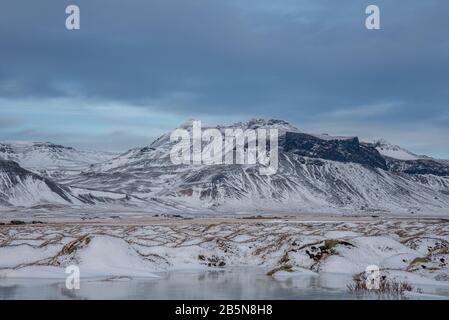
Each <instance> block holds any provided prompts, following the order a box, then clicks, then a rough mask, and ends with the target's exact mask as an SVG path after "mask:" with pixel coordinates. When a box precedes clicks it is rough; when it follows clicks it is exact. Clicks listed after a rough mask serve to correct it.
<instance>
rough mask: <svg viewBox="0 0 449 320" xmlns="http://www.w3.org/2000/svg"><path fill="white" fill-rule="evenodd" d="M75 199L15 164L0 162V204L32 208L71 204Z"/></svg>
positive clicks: (58, 187) (50, 182) (68, 193)
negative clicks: (42, 205) (35, 206)
mask: <svg viewBox="0 0 449 320" xmlns="http://www.w3.org/2000/svg"><path fill="white" fill-rule="evenodd" d="M75 200H76V199H75V198H74V197H73V196H72V195H71V194H70V190H69V189H68V188H65V187H62V186H60V185H58V184H56V183H54V182H53V181H51V180H49V179H47V178H43V177H41V176H39V175H37V174H35V173H32V172H30V171H28V170H25V169H23V168H21V167H20V166H19V165H18V164H17V163H16V162H13V161H6V160H0V204H1V205H6V206H24V207H29V206H34V205H39V204H49V203H50V204H73V203H76V201H75Z"/></svg>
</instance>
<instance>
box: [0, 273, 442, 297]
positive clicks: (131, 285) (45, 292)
mask: <svg viewBox="0 0 449 320" xmlns="http://www.w3.org/2000/svg"><path fill="white" fill-rule="evenodd" d="M158 275H159V276H160V277H159V278H140V279H131V278H112V279H102V280H99V279H85V280H82V281H81V288H80V290H67V289H66V287H65V280H64V279H36V278H30V279H26V278H22V279H11V278H9V279H6V278H4V279H0V299H170V300H176V299H310V300H313V299H379V297H378V296H377V295H354V294H351V293H349V291H348V290H347V289H346V288H345V287H346V284H348V283H351V277H350V276H349V275H337V274H322V275H317V276H310V275H304V276H294V277H285V278H277V279H273V278H272V277H270V276H267V275H266V274H265V273H264V272H263V270H257V269H256V270H255V269H253V268H244V269H241V268H235V269H226V270H216V271H198V270H195V271H176V272H165V273H160V274H158ZM426 289H428V290H426V294H424V295H413V296H406V297H402V299H404V298H412V299H435V298H444V297H446V298H448V297H449V288H447V287H446V288H438V287H433V288H432V287H429V288H426ZM435 295H436V296H435ZM390 298H393V299H394V298H401V297H390Z"/></svg>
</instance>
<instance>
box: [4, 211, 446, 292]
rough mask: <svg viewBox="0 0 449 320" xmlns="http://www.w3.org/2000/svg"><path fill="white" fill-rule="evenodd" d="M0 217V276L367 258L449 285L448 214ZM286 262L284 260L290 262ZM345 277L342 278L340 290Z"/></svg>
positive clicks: (338, 270)
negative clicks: (20, 220) (71, 268)
mask: <svg viewBox="0 0 449 320" xmlns="http://www.w3.org/2000/svg"><path fill="white" fill-rule="evenodd" d="M45 222H46V224H39V225H31V224H25V225H20V226H13V225H2V226H0V278H4V279H12V278H23V279H25V278H35V279H37V278H58V279H61V278H65V276H66V274H65V273H64V269H65V267H66V266H68V265H72V264H74V265H77V266H79V267H80V271H81V277H82V278H83V277H84V278H85V279H87V278H92V279H94V278H96V279H107V278H115V279H120V278H122V277H131V278H140V277H143V278H155V279H157V278H158V277H159V275H158V274H160V272H180V271H181V270H198V272H202V271H204V270H227V269H230V268H236V267H237V268H238V267H250V268H251V267H252V268H258V269H261V270H266V272H269V271H270V270H275V269H277V268H281V270H284V269H285V270H288V271H289V272H287V271H279V272H275V273H274V274H273V278H274V279H275V280H276V281H279V282H282V281H285V280H286V279H292V278H295V277H302V276H313V275H314V274H315V275H323V274H335V275H337V274H346V275H347V276H348V277H349V278H351V277H353V276H355V275H357V274H359V273H361V272H363V271H364V270H365V268H366V267H367V266H368V265H372V264H375V265H378V266H379V267H380V269H381V272H382V274H383V275H385V276H386V277H388V278H389V279H394V280H396V281H404V282H408V283H410V284H412V285H413V286H414V287H415V288H419V289H421V290H422V291H423V292H424V293H429V292H428V291H426V290H427V289H426V287H427V288H429V286H430V287H432V286H442V287H448V288H449V266H448V261H449V223H448V222H447V221H445V220H440V219H420V220H419V221H418V220H416V219H410V218H402V219H400V218H392V219H379V218H372V217H365V218H362V219H361V218H354V217H310V218H304V217H301V218H299V217H296V218H290V219H285V218H284V219H279V218H278V219H269V218H265V219H264V218H253V219H238V218H197V219H183V218H178V219H171V218H163V217H156V218H155V217H153V218H142V217H135V218H124V219H116V218H114V219H112V218H111V219H93V220H78V221H77V220H76V219H72V220H70V219H69V220H67V218H60V219H54V220H51V219H49V220H48V221H45ZM286 266H288V268H286ZM346 285H347V284H342V286H343V287H342V288H340V289H342V290H344V289H345V286H346Z"/></svg>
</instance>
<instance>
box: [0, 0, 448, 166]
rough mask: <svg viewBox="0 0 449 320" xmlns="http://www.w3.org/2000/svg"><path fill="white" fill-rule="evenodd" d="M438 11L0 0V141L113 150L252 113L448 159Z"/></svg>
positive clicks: (357, 5)
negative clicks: (73, 21) (71, 9)
mask: <svg viewBox="0 0 449 320" xmlns="http://www.w3.org/2000/svg"><path fill="white" fill-rule="evenodd" d="M69 4H77V5H78V6H79V7H80V10H81V30H77V31H68V30H66V28H65V19H66V17H67V16H66V14H65V8H66V6H67V5H69ZM369 4H377V5H378V6H379V7H380V9H381V30H379V31H368V30H366V28H365V18H366V15H365V8H366V6H367V5H369ZM448 15H449V1H447V0H426V1H422V0H395V1H391V0H370V1H364V0H340V1H335V0H179V1H177V0H127V1H122V0H70V1H66V0H52V1H51V0H39V1H29V0H3V1H2V3H1V10H0V140H33V141H42V140H45V141H53V142H56V143H62V144H66V145H71V146H75V147H81V148H87V149H96V148H99V149H105V150H116V151H118V150H126V149H127V148H130V147H135V146H142V145H145V144H148V143H149V142H151V140H152V139H153V138H155V137H157V136H158V135H159V134H161V133H163V132H165V131H167V130H170V129H172V128H174V127H176V126H177V125H179V124H180V123H182V122H184V121H185V120H186V119H188V118H192V117H194V118H198V119H201V120H202V121H203V122H206V123H208V124H218V123H231V122H234V121H240V120H247V119H250V118H254V117H257V118H280V119H285V120H288V121H290V122H291V123H292V124H294V125H296V126H297V127H299V128H300V129H302V130H304V131H310V132H315V133H323V132H327V133H330V134H338V135H358V136H360V137H361V138H364V139H372V138H379V137H384V138H386V139H388V140H390V141H391V142H393V143H396V144H400V145H402V146H405V147H407V148H409V149H411V150H412V151H414V152H416V153H424V154H430V155H433V156H436V157H445V158H449V139H448V137H449V37H448V34H447V32H448V30H449V19H448Z"/></svg>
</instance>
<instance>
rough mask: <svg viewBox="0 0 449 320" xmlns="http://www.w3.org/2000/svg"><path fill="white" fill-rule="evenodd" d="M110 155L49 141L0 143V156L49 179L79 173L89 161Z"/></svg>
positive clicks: (101, 159) (110, 156) (108, 157)
mask: <svg viewBox="0 0 449 320" xmlns="http://www.w3.org/2000/svg"><path fill="white" fill-rule="evenodd" d="M114 156H116V154H114V153H109V152H93V151H80V150H76V149H74V148H71V147H65V146H61V145H56V144H53V143H50V142H25V141H11V142H0V159H4V160H11V161H15V162H17V163H19V164H20V166H22V167H23V168H26V169H28V170H31V171H33V172H36V173H39V174H41V175H44V176H49V177H53V178H57V177H60V176H63V175H68V174H76V173H79V172H81V171H82V170H85V169H86V168H88V167H89V165H91V164H93V163H98V162H103V161H106V160H108V159H110V158H112V157H114Z"/></svg>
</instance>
